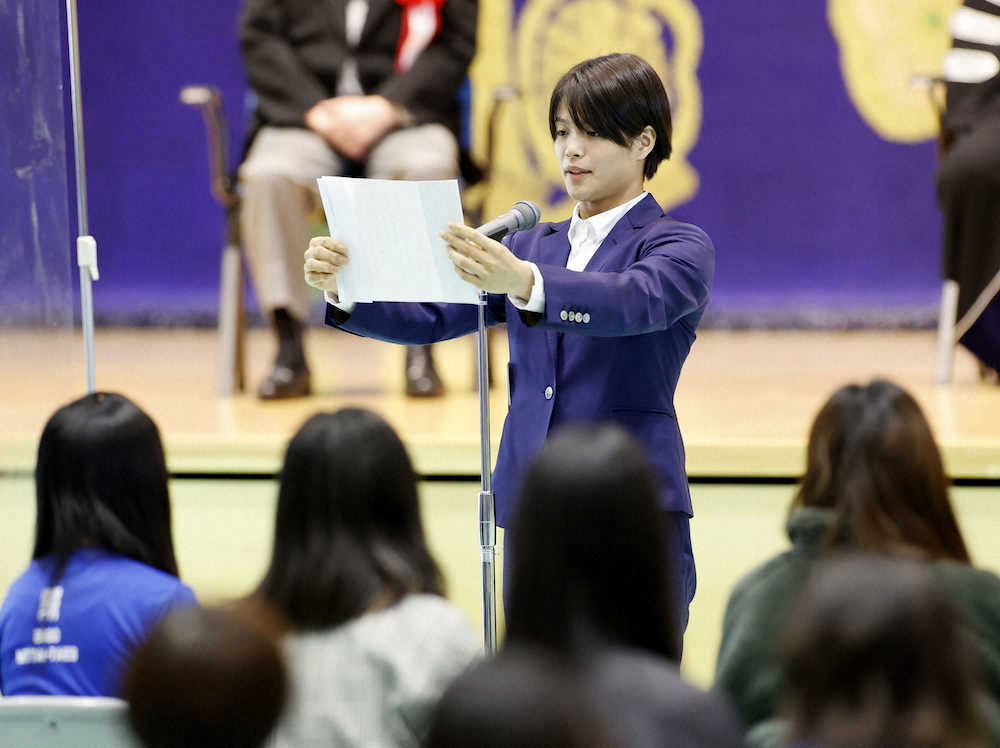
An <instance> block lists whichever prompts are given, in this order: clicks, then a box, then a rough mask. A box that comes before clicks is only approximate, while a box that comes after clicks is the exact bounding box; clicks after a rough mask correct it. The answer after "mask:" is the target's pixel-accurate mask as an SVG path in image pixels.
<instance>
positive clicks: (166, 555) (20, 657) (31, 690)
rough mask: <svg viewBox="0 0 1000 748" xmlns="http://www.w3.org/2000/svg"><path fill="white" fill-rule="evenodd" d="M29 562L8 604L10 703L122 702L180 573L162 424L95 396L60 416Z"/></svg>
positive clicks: (107, 396) (3, 629)
mask: <svg viewBox="0 0 1000 748" xmlns="http://www.w3.org/2000/svg"><path fill="white" fill-rule="evenodd" d="M35 491H36V499H37V506H36V509H37V513H36V519H35V548H34V551H33V553H32V559H33V561H32V563H31V565H30V566H29V567H28V570H27V571H25V572H24V573H23V574H22V575H21V576H20V577H18V578H17V579H16V580H15V581H14V583H13V584H12V585H11V587H10V590H9V591H8V593H7V597H6V599H5V600H4V603H3V607H2V608H0V690H2V692H3V694H4V695H5V696H14V695H31V694H50V695H59V694H61V695H77V696H116V695H117V694H118V691H119V687H120V676H121V673H122V670H123V668H124V665H125V663H126V662H127V660H128V657H129V656H130V654H131V652H132V650H133V649H134V648H135V647H136V646H137V645H138V644H139V643H140V642H141V641H142V640H143V639H145V637H146V635H147V634H148V633H149V631H150V629H151V628H152V627H153V626H154V625H155V624H156V622H157V621H159V619H160V618H162V617H163V615H164V614H165V613H166V612H167V611H168V610H169V609H170V608H172V607H174V606H177V605H192V604H194V603H195V597H194V593H193V592H192V591H191V589H190V588H189V587H188V586H187V585H185V584H183V583H182V582H181V581H180V580H179V579H178V578H177V561H176V559H175V558H174V545H173V539H172V537H171V531H170V499H169V496H168V492H167V469H166V464H165V462H164V457H163V447H162V445H161V443H160V434H159V431H158V430H157V428H156V424H154V423H153V421H152V419H150V417H149V416H148V415H146V414H145V413H144V412H143V411H142V410H140V409H139V408H138V407H136V405H135V404H133V403H132V402H131V401H130V400H129V399H128V398H126V397H123V396H122V395H116V394H112V393H104V392H98V393H94V394H90V395H87V396H86V397H82V398H80V399H79V400H76V401H75V402H72V403H70V404H68V405H66V406H64V407H62V408H60V409H59V410H57V411H56V412H55V414H54V415H53V416H52V418H50V419H49V422H48V423H47V424H46V426H45V429H44V431H43V432H42V437H41V440H40V442H39V445H38V461H37V464H36V467H35Z"/></svg>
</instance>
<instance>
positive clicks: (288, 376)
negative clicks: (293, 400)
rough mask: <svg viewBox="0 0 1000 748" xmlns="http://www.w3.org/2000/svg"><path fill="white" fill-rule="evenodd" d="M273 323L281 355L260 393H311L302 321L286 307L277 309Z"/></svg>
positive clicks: (285, 395) (271, 396)
mask: <svg viewBox="0 0 1000 748" xmlns="http://www.w3.org/2000/svg"><path fill="white" fill-rule="evenodd" d="M273 323H274V330H275V333H277V336H278V355H277V356H276V357H275V360H274V367H273V368H272V369H271V373H270V375H269V376H268V377H267V379H265V380H264V381H263V382H261V384H260V388H259V389H258V390H257V396H258V397H260V398H261V399H262V400H278V399H281V398H288V397H304V396H305V395H308V394H310V392H311V390H312V386H311V382H310V375H309V366H308V364H307V363H306V356H305V350H304V347H303V343H302V335H303V332H302V323H301V322H300V321H299V320H297V319H296V318H295V317H294V316H292V314H291V313H290V312H289V311H288V309H286V308H284V307H279V308H278V309H275V310H274V313H273Z"/></svg>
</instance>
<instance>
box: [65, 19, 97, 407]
mask: <svg viewBox="0 0 1000 748" xmlns="http://www.w3.org/2000/svg"><path fill="white" fill-rule="evenodd" d="M76 18H77V14H76V0H66V28H67V35H68V37H69V39H68V44H69V73H70V93H71V98H72V102H73V155H74V159H75V162H76V220H77V229H78V231H77V239H76V262H77V265H78V266H79V268H80V304H81V315H80V316H81V319H82V321H83V344H84V349H85V351H86V362H87V392H93V391H94V390H96V389H97V378H96V374H95V369H94V296H93V289H92V286H91V284H92V282H93V281H95V280H97V279H98V277H99V276H98V272H97V242H96V241H95V240H94V237H92V236H90V231H89V229H88V220H87V166H86V161H85V159H84V152H83V106H82V102H83V99H82V97H81V95H80V40H79V31H78V29H77V22H76Z"/></svg>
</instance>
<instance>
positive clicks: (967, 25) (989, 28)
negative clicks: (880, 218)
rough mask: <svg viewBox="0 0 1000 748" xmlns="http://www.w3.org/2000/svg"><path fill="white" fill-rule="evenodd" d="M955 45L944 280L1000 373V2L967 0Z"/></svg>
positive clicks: (942, 189) (973, 347) (981, 354)
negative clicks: (949, 283)
mask: <svg viewBox="0 0 1000 748" xmlns="http://www.w3.org/2000/svg"><path fill="white" fill-rule="evenodd" d="M950 25H951V32H952V36H953V47H952V50H951V51H950V52H949V53H948V55H947V56H946V57H945V60H944V70H943V75H944V78H945V79H946V80H947V81H948V84H947V85H948V93H947V111H946V112H945V114H944V117H943V121H942V123H941V124H942V133H941V135H942V139H941V143H942V159H941V168H940V170H939V171H938V175H937V184H938V202H939V204H940V206H941V211H942V213H943V214H944V256H943V262H942V269H943V273H944V277H945V278H946V279H949V280H954V281H956V282H957V283H958V317H957V327H956V336H957V337H958V339H959V341H960V342H961V343H962V344H963V345H964V346H965V347H966V348H968V349H969V350H970V351H972V353H974V354H975V355H976V356H977V357H978V358H979V360H980V362H981V363H982V365H983V366H984V367H985V368H987V369H991V370H992V371H993V375H992V376H993V377H994V378H995V377H996V372H997V370H1000V33H998V29H1000V5H998V4H997V2H996V1H995V0H965V2H964V3H962V5H961V7H959V8H958V9H956V10H955V12H954V14H953V16H952V18H951V24H950Z"/></svg>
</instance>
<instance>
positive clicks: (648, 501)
mask: <svg viewBox="0 0 1000 748" xmlns="http://www.w3.org/2000/svg"><path fill="white" fill-rule="evenodd" d="M657 489H658V480H657V476H656V474H655V473H654V471H653V469H652V467H651V466H650V464H649V461H648V460H647V459H646V456H645V454H644V453H643V451H642V448H641V447H640V446H639V444H638V443H637V442H636V441H635V440H634V439H633V438H632V437H631V436H629V434H628V433H627V432H626V431H624V430H623V429H622V428H620V427H618V426H613V425H601V426H570V427H567V428H564V429H563V430H561V431H559V432H557V433H555V434H554V435H553V436H552V437H551V438H550V439H549V440H548V442H547V443H546V444H545V446H544V447H543V448H542V450H541V452H540V453H539V454H538V456H537V457H536V458H535V460H534V461H533V462H532V464H531V465H530V466H529V468H528V470H527V472H526V474H525V477H524V483H523V486H522V488H521V493H520V497H519V504H518V508H517V510H516V515H515V519H514V524H513V528H512V540H513V543H512V546H513V547H512V549H511V550H512V553H513V561H512V563H513V569H512V573H511V579H510V580H509V583H510V585H511V590H510V597H509V606H508V615H507V640H508V641H511V642H519V641H523V642H526V643H529V644H534V645H537V646H543V647H547V648H549V649H552V650H557V651H564V652H567V653H569V654H572V652H573V651H575V650H578V649H582V648H585V647H587V646H589V645H590V644H591V643H598V644H603V645H612V646H626V647H634V648H637V649H642V650H647V651H652V652H654V653H656V654H659V655H662V656H664V657H668V658H670V659H673V660H675V661H678V660H679V659H680V637H679V634H678V632H677V631H676V630H675V618H676V615H675V614H674V611H673V604H672V602H671V600H672V598H671V594H670V577H669V570H668V568H667V563H668V561H667V548H668V545H667V537H666V533H667V532H668V529H667V523H666V522H665V520H664V516H663V512H662V511H661V510H660V508H659V505H658V490H657Z"/></svg>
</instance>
